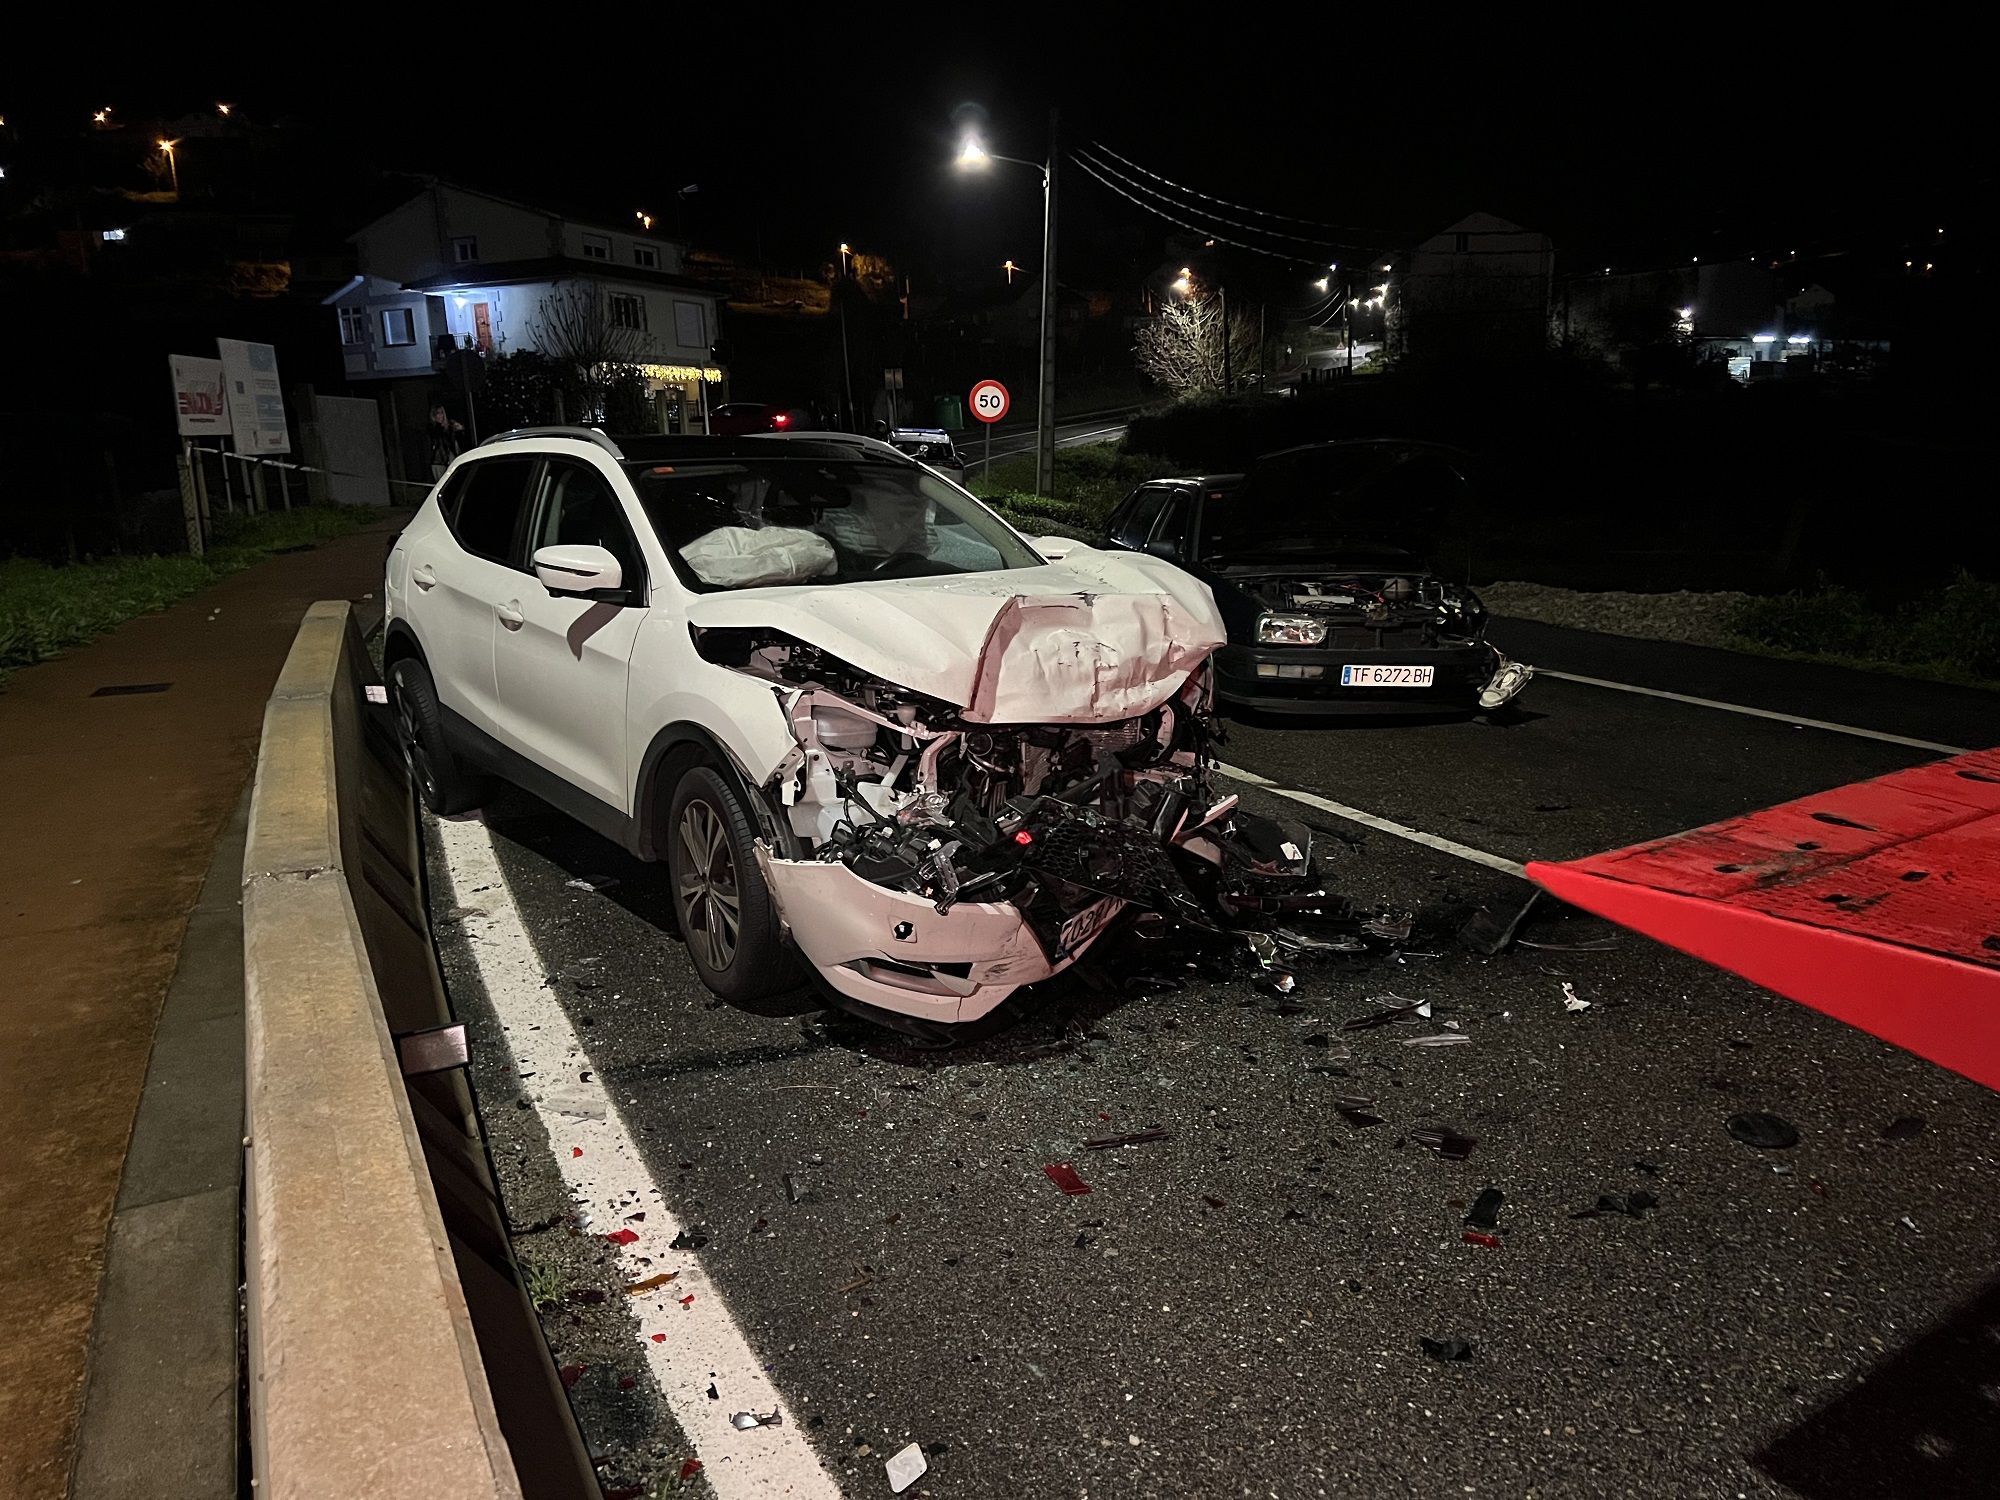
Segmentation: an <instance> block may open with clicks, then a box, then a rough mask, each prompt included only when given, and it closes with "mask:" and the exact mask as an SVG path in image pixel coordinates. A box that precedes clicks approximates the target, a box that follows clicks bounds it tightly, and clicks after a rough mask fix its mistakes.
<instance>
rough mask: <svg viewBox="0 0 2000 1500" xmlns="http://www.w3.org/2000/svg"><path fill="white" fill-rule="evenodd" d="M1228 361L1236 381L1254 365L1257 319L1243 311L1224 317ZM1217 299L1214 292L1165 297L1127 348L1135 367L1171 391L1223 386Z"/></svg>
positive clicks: (1202, 390) (1183, 392) (1180, 392)
mask: <svg viewBox="0 0 2000 1500" xmlns="http://www.w3.org/2000/svg"><path fill="white" fill-rule="evenodd" d="M1228 337H1229V361H1228V364H1229V366H1231V367H1233V372H1234V374H1235V377H1236V380H1237V382H1238V383H1239V384H1240V383H1241V382H1242V380H1243V377H1244V376H1246V375H1248V374H1249V373H1250V372H1251V371H1252V370H1254V369H1255V368H1256V367H1257V321H1256V319H1255V318H1253V317H1251V316H1250V314H1248V313H1247V312H1243V311H1240V310H1239V311H1237V312H1235V313H1232V314H1231V315H1230V317H1229V334H1228ZM1222 340H1223V329H1222V301H1221V299H1220V298H1219V297H1201V298H1192V297H1190V298H1186V299H1183V300H1178V301H1174V302H1170V303H1168V304H1167V305H1166V307H1164V308H1163V309H1162V310H1161V312H1160V315H1159V316H1158V317H1157V318H1153V319H1151V320H1150V321H1148V322H1145V323H1142V324H1140V325H1139V332H1138V335H1137V337H1136V338H1135V339H1134V341H1133V345H1132V352H1133V355H1134V356H1135V357H1136V358H1137V360H1138V364H1139V373H1140V374H1142V375H1144V376H1146V377H1147V378H1148V379H1149V380H1151V381H1152V382H1153V383H1154V384H1156V385H1159V386H1163V387H1164V388H1166V389H1167V390H1170V391H1172V392H1174V393H1175V394H1176V395H1182V396H1195V395H1201V394H1203V393H1205V392H1208V391H1220V390H1221V389H1222V388H1223V373H1224V369H1225V364H1224V360H1223V346H1222Z"/></svg>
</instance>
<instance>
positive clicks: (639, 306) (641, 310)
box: [610, 292, 646, 333]
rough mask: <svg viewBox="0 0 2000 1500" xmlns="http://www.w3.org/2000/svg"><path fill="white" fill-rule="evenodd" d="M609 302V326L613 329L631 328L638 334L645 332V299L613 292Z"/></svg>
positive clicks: (625, 293)
mask: <svg viewBox="0 0 2000 1500" xmlns="http://www.w3.org/2000/svg"><path fill="white" fill-rule="evenodd" d="M610 302H611V326H612V327H613V328H633V329H637V330H638V331H639V332H640V333H644V332H645V331H646V299H645V298H644V297H635V296H632V295H631V294H630V293H627V292H613V293H612V294H611V297H610Z"/></svg>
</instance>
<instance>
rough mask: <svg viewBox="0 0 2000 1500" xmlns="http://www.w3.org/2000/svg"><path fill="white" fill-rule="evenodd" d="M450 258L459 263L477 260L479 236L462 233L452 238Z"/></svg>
mask: <svg viewBox="0 0 2000 1500" xmlns="http://www.w3.org/2000/svg"><path fill="white" fill-rule="evenodd" d="M451 258H452V259H453V260H455V261H457V262H458V263H459V264H460V265H464V264H465V263H466V262H467V261H469V260H478V259H479V237H478V236H477V235H471V234H462V235H460V236H459V237H458V238H457V239H455V240H453V241H452V242H451Z"/></svg>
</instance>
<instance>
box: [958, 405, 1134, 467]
mask: <svg viewBox="0 0 2000 1500" xmlns="http://www.w3.org/2000/svg"><path fill="white" fill-rule="evenodd" d="M1123 416H1124V413H1123V412H1109V413H1104V414H1100V415H1096V416H1087V417H1082V418H1076V419H1072V420H1069V421H1063V422H1058V423H1057V424H1056V446H1057V447H1058V448H1080V447H1083V446H1085V445H1087V444H1090V443H1115V442H1117V441H1119V440H1120V439H1121V438H1123V437H1124V436H1125V423H1124V421H1123V420H1122V419H1123ZM977 429H978V424H977V423H974V424H973V430H968V431H965V432H961V433H958V434H956V435H954V437H953V438H952V441H953V443H954V444H956V445H957V448H958V456H959V457H960V458H962V459H964V460H965V463H966V475H967V477H969V478H977V477H978V476H979V473H980V466H981V465H982V464H983V463H984V462H985V461H986V434H985V433H984V432H983V431H979V430H977ZM1034 451H1035V424H1034V420H1033V418H1030V419H1029V420H1028V421H1027V422H1026V423H1025V424H1024V423H1021V422H1019V421H1009V422H1002V423H1000V424H999V425H998V426H997V427H996V428H995V429H994V432H993V461H994V462H995V463H998V462H999V461H1000V460H1001V459H1003V458H1012V457H1014V456H1016V455H1017V454H1022V453H1033V452H1034Z"/></svg>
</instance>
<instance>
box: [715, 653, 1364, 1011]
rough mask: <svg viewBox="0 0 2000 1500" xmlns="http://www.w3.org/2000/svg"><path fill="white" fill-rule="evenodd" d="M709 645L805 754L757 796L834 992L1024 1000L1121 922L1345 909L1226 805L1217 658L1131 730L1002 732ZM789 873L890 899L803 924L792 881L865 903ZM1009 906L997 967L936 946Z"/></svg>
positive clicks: (890, 693)
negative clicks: (755, 683) (942, 935)
mask: <svg viewBox="0 0 2000 1500" xmlns="http://www.w3.org/2000/svg"><path fill="white" fill-rule="evenodd" d="M696 647H697V650H699V651H700V653H701V654H702V655H703V656H704V657H705V658H707V659H708V660H710V661H712V662H714V663H716V664H717V665H722V666H727V667H730V668H732V669H734V670H736V671H740V672H744V673H746V674H748V675H751V676H754V677H758V678H762V679H764V680H766V681H768V682H770V683H771V685H772V688H773V691H774V693H775V694H776V695H777V697H778V701H779V703H780V705H781V706H782V708H783V710H784V712H785V713H786V715H787V717H788V719H789V721H790V725H791V729H792V733H793V735H794V737H795V738H796V740H797V742H798V747H799V748H798V752H797V754H796V755H795V756H794V757H793V758H792V759H791V760H790V761H789V762H788V763H787V764H786V765H785V766H783V767H781V768H780V771H779V774H778V775H777V776H776V777H775V778H774V779H773V781H772V782H771V783H770V784H769V785H767V786H766V787H765V788H763V789H762V790H763V792H764V795H765V797H766V799H767V801H768V803H769V807H768V809H767V811H768V814H769V816H770V818H771V820H772V825H773V826H772V829H771V833H772V837H771V840H770V842H771V843H772V845H773V846H774V847H772V848H771V849H770V850H769V855H770V857H769V858H768V859H767V858H766V856H765V854H764V853H762V852H760V861H763V862H764V864H765V871H766V875H767V879H770V880H771V881H772V884H773V889H774V891H775V892H776V893H777V895H778V898H779V901H780V904H781V906H782V907H783V909H784V913H785V918H786V921H787V924H788V926H789V927H790V928H791V929H792V932H793V934H794V937H795V940H797V941H798V942H799V943H800V946H801V948H802V949H804V950H805V951H806V952H807V955H808V956H809V957H811V958H812V959H813V960H814V961H815V962H816V963H818V964H819V965H820V966H821V967H822V969H823V970H827V971H828V972H829V977H830V978H832V979H833V980H834V981H835V983H836V987H841V986H840V983H839V980H840V976H839V974H838V972H837V969H838V968H839V967H841V966H844V967H846V968H847V969H849V970H851V971H852V972H854V973H856V974H859V975H862V976H864V977H865V978H867V979H868V980H870V981H872V982H873V983H876V984H883V983H886V984H891V985H902V986H904V987H907V988H910V989H912V990H916V991H920V992H930V993H936V994H939V995H940V997H942V996H945V995H952V994H956V995H959V996H961V997H962V996H965V995H968V994H970V993H971V992H972V991H973V990H974V989H978V988H980V987H981V986H990V985H992V984H993V983H995V982H1004V984H1005V987H1006V988H1009V989H1011V988H1012V987H1013V986H1014V985H1018V984H1022V983H1029V982H1032V981H1033V980H1034V979H1037V978H1042V977H1046V976H1047V975H1048V974H1051V973H1054V972H1056V971H1058V970H1060V969H1061V968H1063V967H1065V966H1066V965H1067V964H1068V963H1069V962H1070V961H1071V960H1073V959H1074V958H1076V957H1077V956H1078V955H1079V954H1081V953H1082V952H1083V950H1084V949H1085V948H1087V947H1088V946H1089V945H1090V944H1091V943H1092V942H1093V941H1094V940H1095V939H1096V938H1097V937H1099V936H1101V935H1102V934H1103V932H1104V931H1105V930H1106V929H1107V928H1108V927H1109V926H1110V925H1111V923H1112V922H1113V921H1114V920H1115V919H1116V918H1118V917H1119V916H1120V915H1121V914H1122V913H1124V912H1125V911H1126V910H1127V909H1128V908H1131V909H1134V910H1136V911H1137V912H1142V913H1152V914H1154V915H1155V918H1156V919H1158V920H1160V921H1164V922H1167V923H1171V924H1174V925H1175V926H1178V927H1181V928H1184V929H1192V930H1194V931H1198V932H1209V933H1215V934H1218V935H1221V934H1224V933H1230V932H1234V931H1236V930H1239V929H1244V928H1251V929H1254V928H1260V927H1262V926H1264V925H1267V924H1268V922H1269V921H1270V916H1271V914H1275V913H1281V912H1286V911H1324V910H1326V909H1327V908H1329V907H1330V906H1338V907H1340V908H1341V909H1342V910H1343V911H1344V909H1345V903H1342V902H1339V900H1338V898H1335V897H1330V896H1328V895H1327V894H1326V893H1325V892H1322V891H1320V890H1318V889H1317V886H1316V884H1315V881H1314V875H1313V859H1312V848H1311V842H1310V839H1311V835H1310V834H1309V832H1308V831H1307V830H1306V829H1305V827H1304V826H1303V825H1300V824H1284V823H1279V822H1277V821H1274V820H1272V819H1268V818H1263V817H1259V816H1255V815H1252V814H1250V813H1248V812H1245V811H1243V810H1242V809H1240V808H1239V807H1238V806H1237V798H1236V797H1235V796H1234V795H1229V794H1226V793H1223V792H1221V791H1219V789H1218V787H1217V785H1216V777H1215V772H1214V765H1215V755H1214V746H1215V744H1216V742H1217V725H1216V723H1215V721H1214V720H1213V719H1212V718H1211V717H1210V713H1209V693H1210V688H1209V671H1208V668H1207V666H1206V665H1205V664H1204V665H1202V666H1201V667H1199V668H1198V669H1196V670H1194V671H1192V672H1190V673H1188V675H1187V677H1186V680H1185V681H1184V682H1183V683H1181V684H1180V686H1179V688H1178V690H1177V691H1173V692H1171V694H1170V696H1167V697H1166V698H1165V699H1164V701H1162V702H1160V703H1158V704H1157V706H1155V707H1153V708H1152V709H1150V710H1149V711H1147V712H1144V713H1141V714H1138V715H1135V716H1133V717H1130V718H1125V719H1119V720H1116V721H1114V722H1108V723H1084V724H1069V723H1065V724H994V723H988V722H977V721H974V720H971V719H969V718H967V717H966V716H965V715H964V714H963V712H962V711H961V710H960V709H958V708H956V707H954V706H953V705H951V704H949V703H946V702H943V701H940V700H938V699H935V698H930V697H927V696H925V695H923V694H920V693H917V692H914V691H912V690H909V689H905V688H901V687H898V686H895V685H893V684H890V683H887V682H884V681H882V680H881V679H879V678H877V677H874V676H871V675H870V674H867V673H864V672H860V671H858V670H856V669H855V668H853V667H851V666H849V665H847V664H846V663H843V662H841V661H840V660H838V659H836V658H835V657H833V656H832V655H830V654H829V653H827V652H825V651H824V650H822V649H820V648H818V647H815V646H812V645H809V644H807V643H804V642H801V641H799V640H796V639H794V638H791V637H789V636H786V635H784V634H783V633H781V632H778V631H775V630H767V629H757V628H725V629H709V630H702V631H700V632H698V635H697V640H696ZM779 844H782V845H785V846H787V847H785V848H782V849H780V848H778V847H775V846H776V845H779ZM788 861H789V862H796V863H806V862H810V863H813V864H817V865H820V866H831V867H836V868H837V869H838V870H841V871H844V872H846V873H847V874H848V875H851V876H853V877H856V878H858V879H859V881H861V882H863V883H865V884H866V885H867V886H868V887H871V888H873V890H874V892H875V893H876V894H875V895H874V896H873V897H870V898H868V899H866V900H862V901H857V902H856V903H855V904H856V905H858V906H867V907H870V908H871V912H870V913H869V915H867V916H862V915H858V914H842V915H839V916H835V915H834V914H830V913H828V912H825V911H819V910H815V911H812V912H806V911H803V910H801V905H802V902H801V900H800V899H797V898H795V897H793V896H790V895H788V892H787V890H786V885H787V881H788V880H789V881H790V883H791V885H792V887H793V890H794V891H798V892H803V891H805V890H807V889H808V888H810V890H811V891H812V893H813V894H812V896H811V898H810V899H811V900H812V901H813V902H814V903H815V905H817V904H818V903H821V902H824V901H825V900H826V899H827V897H829V896H830V895H834V894H836V893H837V892H838V891H840V890H848V889H851V888H850V887H847V886H844V885H843V886H835V885H833V884H832V883H831V882H830V881H829V880H828V879H827V878H826V875H825V873H822V875H821V877H820V878H818V879H812V878H810V877H809V876H807V875H804V874H800V873H793V872H789V871H788V865H787V862H788ZM997 909H1008V910H1011V911H1013V912H1018V914H1019V917H1020V918H1021V919H1023V920H1025V924H1026V927H1027V929H1028V931H1029V932H1031V933H1032V935H1033V939H1034V945H1035V946H1036V947H1037V948H1038V949H1039V952H1037V953H1034V954H1025V955H1024V954H1022V953H1019V952H1015V953H1011V954H1005V955H997V956H995V957H996V958H997V960H998V961H997V962H996V961H991V960H985V959H982V958H979V957H973V956H970V955H968V956H965V957H958V956H955V955H957V954H958V953H959V952H960V950H959V949H958V948H953V947H951V945H950V944H949V943H948V942H945V943H944V944H943V946H936V944H938V943H939V942H942V941H943V940H941V939H938V938H937V937H935V934H937V933H939V932H941V931H943V930H945V924H947V923H949V922H951V921H952V919H953V917H954V914H958V915H960V916H964V917H965V918H966V920H967V922H968V923H969V922H970V921H971V920H972V916H971V914H972V913H975V912H977V913H983V914H987V915H988V916H991V914H993V913H994V912H995V911H996V910H997ZM870 923H875V924H876V925H880V926H881V931H880V932H871V931H869V930H868V929H869V926H870ZM831 926H837V927H838V928H839V929H840V930H839V931H838V932H832V931H829V930H828V928H829V927H831ZM815 940H817V943H818V946H819V947H820V949H821V951H819V952H814V951H813V948H814V946H815ZM1230 940H1231V941H1240V939H1237V938H1231V939H1230ZM848 948H856V949H857V950H858V951H856V952H854V953H852V954H848V953H847V951H846V950H847V949H848ZM835 950H837V951H835ZM829 964H831V965H833V966H834V968H833V969H829V967H828V966H829ZM1002 994H1004V990H1003V992H1002ZM998 998H1000V996H993V997H991V998H990V999H989V1001H988V1002H987V1003H988V1004H990V1003H997V999H998ZM953 1018H954V1019H962V1018H965V1017H953Z"/></svg>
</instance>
